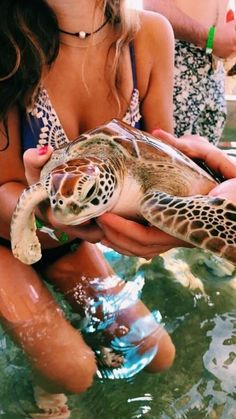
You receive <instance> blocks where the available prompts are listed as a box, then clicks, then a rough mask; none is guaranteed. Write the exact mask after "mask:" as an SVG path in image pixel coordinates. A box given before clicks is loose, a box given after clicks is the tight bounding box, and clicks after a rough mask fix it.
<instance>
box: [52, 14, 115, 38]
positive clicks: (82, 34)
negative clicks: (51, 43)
mask: <svg viewBox="0 0 236 419" xmlns="http://www.w3.org/2000/svg"><path fill="white" fill-rule="evenodd" d="M108 21H109V19H107V20H105V22H103V24H102V25H101V26H99V28H98V29H96V31H94V32H84V31H80V32H67V31H64V30H63V29H60V28H59V32H62V33H65V34H66V35H70V36H75V37H76V38H80V39H86V38H88V36H90V35H93V34H95V33H97V32H99V31H100V30H101V29H102V28H104V26H105V25H106V24H107V23H108Z"/></svg>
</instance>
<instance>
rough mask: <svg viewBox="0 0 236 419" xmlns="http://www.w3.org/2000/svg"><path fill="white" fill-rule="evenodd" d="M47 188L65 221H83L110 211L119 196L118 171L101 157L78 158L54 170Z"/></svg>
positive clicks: (54, 206) (56, 214)
mask: <svg viewBox="0 0 236 419" xmlns="http://www.w3.org/2000/svg"><path fill="white" fill-rule="evenodd" d="M45 187H46V189H47V192H48V195H49V198H50V203H51V208H52V211H53V212H54V215H55V217H56V218H57V220H58V221H59V222H60V223H62V224H71V225H76V224H81V223H83V222H85V221H87V220H90V219H91V218H94V217H97V216H98V215H101V214H103V213H104V212H106V211H109V210H110V209H111V208H112V207H113V205H114V204H115V203H116V200H117V198H118V195H119V191H118V182H117V177H116V175H115V171H114V170H113V169H112V167H110V165H109V166H108V165H107V164H106V163H104V162H103V161H102V160H100V159H98V158H95V157H93V158H84V157H81V158H77V159H73V160H70V161H68V162H66V163H65V164H63V165H60V166H58V167H56V168H54V169H53V170H52V172H51V173H50V174H49V175H48V177H47V179H46V182H45Z"/></svg>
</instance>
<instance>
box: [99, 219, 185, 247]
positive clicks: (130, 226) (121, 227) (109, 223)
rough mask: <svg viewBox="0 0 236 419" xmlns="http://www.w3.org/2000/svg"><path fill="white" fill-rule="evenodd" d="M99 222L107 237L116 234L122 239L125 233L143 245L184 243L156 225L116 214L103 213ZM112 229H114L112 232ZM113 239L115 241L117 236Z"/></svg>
mask: <svg viewBox="0 0 236 419" xmlns="http://www.w3.org/2000/svg"><path fill="white" fill-rule="evenodd" d="M97 223H98V225H99V226H100V227H101V228H102V229H103V231H104V232H105V235H106V236H107V237H108V236H109V235H111V234H116V238H117V239H119V240H122V238H124V235H125V236H126V237H128V238H129V239H130V240H132V241H135V242H136V243H139V244H141V245H143V246H149V245H156V244H157V243H158V245H170V244H172V242H173V244H174V243H178V244H179V245H181V244H182V241H181V240H178V239H176V238H174V237H172V236H170V235H168V234H166V233H164V232H163V231H161V230H158V229H157V228H155V227H152V226H143V225H142V224H139V223H136V222H134V221H130V220H127V219H125V218H123V217H120V216H119V215H116V214H111V213H106V214H103V215H101V216H100V217H98V219H97ZM110 230H112V232H111V231H110ZM112 241H113V242H115V237H114V240H112Z"/></svg>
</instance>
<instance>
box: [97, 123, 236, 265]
mask: <svg viewBox="0 0 236 419" xmlns="http://www.w3.org/2000/svg"><path fill="white" fill-rule="evenodd" d="M152 134H153V135H154V136H157V137H158V138H159V139H161V140H162V141H163V142H165V143H167V144H169V145H171V146H173V147H175V148H177V149H178V150H180V151H182V152H183V153H184V154H186V155H187V156H188V157H190V158H193V159H194V158H197V159H201V160H203V161H204V162H205V163H206V164H207V166H209V167H210V168H211V169H212V170H214V171H216V172H219V173H220V174H222V175H223V176H224V178H225V179H228V180H226V181H225V182H223V183H221V184H219V185H217V186H216V187H215V188H214V189H212V190H211V191H210V192H209V195H210V196H219V197H222V198H226V199H228V200H230V201H231V202H234V203H236V194H235V187H236V163H234V162H233V160H232V159H231V157H229V156H228V155H227V154H225V153H224V152H223V151H222V150H220V149H218V148H217V147H215V146H213V145H212V144H210V143H209V142H208V141H207V139H206V138H203V137H200V136H199V135H185V136H183V137H181V138H175V137H174V136H173V135H171V134H169V133H167V132H165V131H163V130H160V129H157V130H155V131H154V132H153V133H152ZM98 223H99V225H100V226H101V228H102V229H103V231H104V233H105V238H104V239H103V241H102V242H103V243H104V244H105V245H107V246H109V247H112V248H113V249H114V250H116V251H118V252H120V253H123V254H125V255H136V256H142V257H145V258H147V259H148V258H152V257H154V256H156V255H158V254H160V253H162V252H164V251H167V250H169V249H170V248H173V247H178V246H184V247H189V246H190V245H189V244H188V243H186V242H183V241H181V240H178V239H176V238H174V237H172V236H170V235H168V234H166V233H164V232H162V231H160V230H158V229H157V228H155V227H152V226H143V225H140V224H138V223H136V222H133V221H130V220H126V219H123V218H121V217H119V216H117V215H114V214H110V213H107V214H104V215H102V216H100V217H99V218H98Z"/></svg>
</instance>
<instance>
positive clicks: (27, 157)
mask: <svg viewBox="0 0 236 419" xmlns="http://www.w3.org/2000/svg"><path fill="white" fill-rule="evenodd" d="M52 152H53V147H51V146H45V147H40V148H29V149H28V150H26V151H25V152H24V155H23V162H24V166H25V177H26V180H27V182H28V185H32V184H33V183H36V182H38V181H39V178H40V172H41V170H42V168H43V166H44V165H45V164H46V162H47V161H48V159H49V158H50V156H51V154H52Z"/></svg>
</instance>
